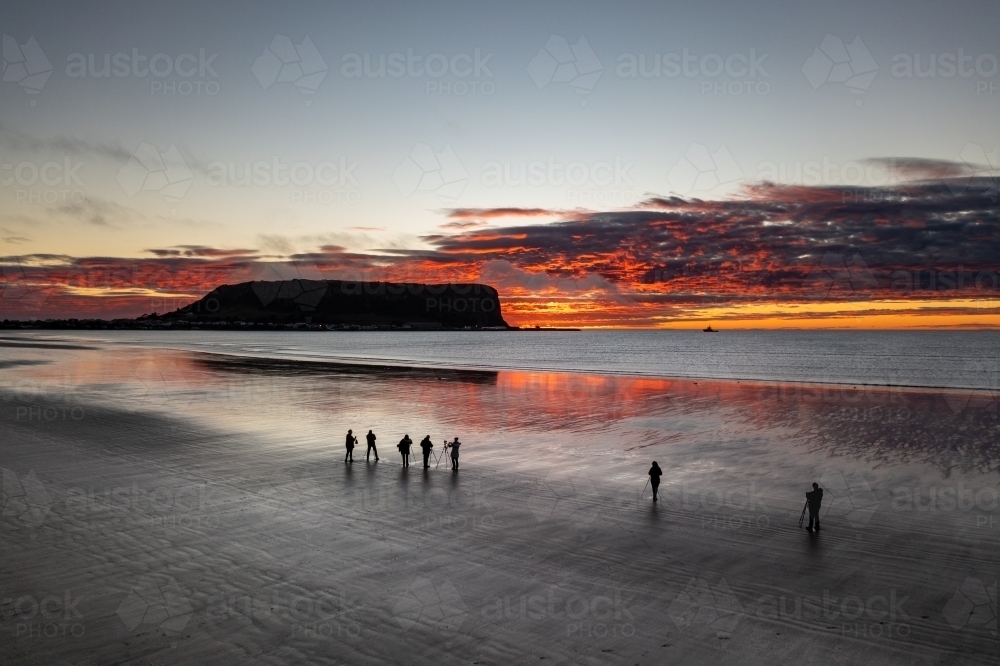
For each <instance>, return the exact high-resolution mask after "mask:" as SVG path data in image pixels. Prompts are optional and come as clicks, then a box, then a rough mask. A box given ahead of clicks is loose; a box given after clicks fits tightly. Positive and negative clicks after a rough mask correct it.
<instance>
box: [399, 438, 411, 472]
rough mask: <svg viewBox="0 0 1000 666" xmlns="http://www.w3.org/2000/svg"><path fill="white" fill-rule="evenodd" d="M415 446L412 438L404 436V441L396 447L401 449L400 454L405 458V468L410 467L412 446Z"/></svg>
mask: <svg viewBox="0 0 1000 666" xmlns="http://www.w3.org/2000/svg"><path fill="white" fill-rule="evenodd" d="M411 444H413V440H412V439H410V436H409V435H408V434H407V435H403V439H401V440H399V444H398V445H397V446H396V448H397V449H399V453H400V454H401V455H402V456H403V467H409V466H410V445H411Z"/></svg>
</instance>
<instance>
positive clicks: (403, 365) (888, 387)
mask: <svg viewBox="0 0 1000 666" xmlns="http://www.w3.org/2000/svg"><path fill="white" fill-rule="evenodd" d="M2 340H3V338H0V341H2ZM53 342H54V343H55V342H56V341H55V340H54V341H53ZM102 342H105V343H106V344H120V345H123V346H127V347H130V348H133V349H166V350H170V351H179V352H189V353H191V354H194V355H207V356H222V357H226V358H233V359H247V360H251V361H263V362H276V363H294V364H303V365H312V366H319V367H324V366H325V367H327V368H329V369H336V368H344V367H357V368H372V369H393V370H396V369H398V370H425V371H437V370H439V371H453V372H463V373H483V374H498V373H501V372H524V373H539V374H563V375H574V376H592V377H614V378H616V379H639V380H650V379H655V380H660V381H693V382H694V383H697V382H699V381H705V382H720V383H725V384H741V385H743V384H746V385H748V386H759V387H776V386H779V387H780V386H784V385H790V386H794V387H797V388H799V389H801V390H810V389H814V390H823V389H824V388H825V387H833V388H836V389H840V390H844V389H845V387H850V389H859V388H860V389H861V390H865V389H873V390H881V391H902V392H906V393H924V392H934V393H961V394H970V393H971V394H974V395H978V396H988V395H992V394H995V393H997V389H995V388H979V387H972V386H941V385H929V384H882V383H874V382H869V383H865V382H837V381H826V382H822V381H803V380H796V379H760V378H753V377H711V376H708V375H663V374H652V373H650V374H642V373H635V372H616V371H614V370H590V369H581V368H544V367H542V368H539V367H526V366H488V365H473V364H461V363H449V364H444V363H433V362H431V361H420V360H415V359H390V358H379V357H352V356H329V357H323V358H308V357H305V358H304V357H301V356H294V355H256V354H253V353H249V352H229V351H206V350H201V349H189V348H187V347H175V346H170V345H167V344H163V345H157V346H153V347H149V346H145V345H139V344H134V343H128V342H125V343H121V342H115V341H111V340H108V341H102ZM2 346H4V345H3V343H2V342H0V347H2ZM39 347H42V348H50V349H66V348H70V347H68V346H64V347H57V346H56V344H52V345H47V344H46V345H39ZM74 348H75V349H82V350H86V349H98V348H96V347H84V346H79V347H74Z"/></svg>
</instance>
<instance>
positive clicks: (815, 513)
mask: <svg viewBox="0 0 1000 666" xmlns="http://www.w3.org/2000/svg"><path fill="white" fill-rule="evenodd" d="M647 474H649V485H650V486H652V488H653V501H654V502H656V501H658V500H659V491H660V477H661V476H663V470H661V469H660V466H659V465H657V464H656V461H655V460H654V461H653V466H652V467H650V468H649V472H647ZM822 504H823V489H822V488H820V487H819V484H818V483H814V484H813V489H812V491H810V492H807V493H806V503H805V506H803V507H802V516H803V517H804V516H805V515H806V509H809V527H807V528H806V529H807V530H809V531H810V532H812V531H813V525H815V526H816V527H815V529H816V531H817V532H819V509H820V506H821V505H822ZM799 527H802V518H801V517H800V518H799Z"/></svg>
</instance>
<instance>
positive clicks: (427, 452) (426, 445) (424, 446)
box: [420, 435, 434, 469]
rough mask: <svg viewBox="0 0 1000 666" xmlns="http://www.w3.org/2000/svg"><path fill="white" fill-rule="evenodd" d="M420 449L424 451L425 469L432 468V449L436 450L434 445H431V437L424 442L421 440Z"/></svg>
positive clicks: (425, 438)
mask: <svg viewBox="0 0 1000 666" xmlns="http://www.w3.org/2000/svg"><path fill="white" fill-rule="evenodd" d="M420 448H421V449H423V450H424V469H427V468H428V467H430V463H429V462H428V461H429V460H430V458H431V449H433V448H434V444H433V443H431V436H430V435H427V436H426V437H424V438H423V439H422V440H420Z"/></svg>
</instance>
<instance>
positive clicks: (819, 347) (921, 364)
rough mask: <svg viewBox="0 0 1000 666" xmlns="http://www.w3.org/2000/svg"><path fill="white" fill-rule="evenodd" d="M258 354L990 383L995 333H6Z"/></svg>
mask: <svg viewBox="0 0 1000 666" xmlns="http://www.w3.org/2000/svg"><path fill="white" fill-rule="evenodd" d="M0 337H4V338H8V339H10V338H24V337H39V338H45V339H50V340H51V339H69V340H78V341H83V342H87V341H90V342H92V343H95V344H99V345H102V346H103V345H111V346H114V345H128V346H142V347H165V348H172V349H182V350H189V351H201V352H208V353H217V354H227V355H236V356H249V357H260V358H277V359H297V360H312V361H341V362H351V363H388V364H398V365H415V366H432V367H443V368H478V369H489V370H514V369H519V370H537V371H556V372H579V373H588V374H614V375H636V376H649V377H676V378H714V379H737V380H755V381H787V382H806V383H831V384H866V385H877V386H914V387H934V388H963V389H969V388H972V389H982V390H988V391H994V392H995V391H997V390H998V389H1000V332H997V331H725V332H721V333H716V334H709V333H702V332H700V331H648V330H646V331H635V330H632V331H580V332H555V331H552V332H535V331H519V332H503V331H483V332H460V331H455V332H381V331H354V332H348V331H323V332H248V333H242V332H238V331H70V332H30V333H28V332H5V333H3V335H2V336H0Z"/></svg>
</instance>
